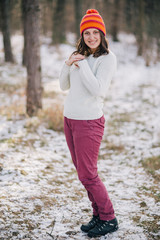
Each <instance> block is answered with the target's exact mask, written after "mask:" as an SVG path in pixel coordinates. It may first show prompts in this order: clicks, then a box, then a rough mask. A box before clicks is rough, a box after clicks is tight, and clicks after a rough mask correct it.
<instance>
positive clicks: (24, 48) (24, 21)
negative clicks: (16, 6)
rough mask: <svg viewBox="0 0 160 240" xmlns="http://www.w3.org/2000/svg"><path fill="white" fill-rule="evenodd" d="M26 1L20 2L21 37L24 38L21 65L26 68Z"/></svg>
mask: <svg viewBox="0 0 160 240" xmlns="http://www.w3.org/2000/svg"><path fill="white" fill-rule="evenodd" d="M25 2H26V0H22V1H21V11H22V24H23V36H24V45H23V56H22V64H23V65H24V66H26V64H27V62H26V61H27V52H26V12H27V11H26V3H25Z"/></svg>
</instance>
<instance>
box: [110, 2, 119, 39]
mask: <svg viewBox="0 0 160 240" xmlns="http://www.w3.org/2000/svg"><path fill="white" fill-rule="evenodd" d="M119 7H120V0H114V4H113V22H112V28H111V34H112V38H113V41H118V37H117V34H118V23H119V11H120V9H119Z"/></svg>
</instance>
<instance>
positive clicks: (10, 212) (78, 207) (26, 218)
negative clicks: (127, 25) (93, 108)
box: [0, 34, 160, 240]
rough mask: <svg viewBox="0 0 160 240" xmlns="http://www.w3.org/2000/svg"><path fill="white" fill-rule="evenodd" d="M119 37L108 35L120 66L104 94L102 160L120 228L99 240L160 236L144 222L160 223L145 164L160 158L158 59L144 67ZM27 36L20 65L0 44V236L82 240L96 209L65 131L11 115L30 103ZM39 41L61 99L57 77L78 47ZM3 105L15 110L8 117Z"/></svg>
mask: <svg viewBox="0 0 160 240" xmlns="http://www.w3.org/2000/svg"><path fill="white" fill-rule="evenodd" d="M119 37H120V40H121V41H120V42H119V43H113V42H112V41H111V39H109V41H110V48H111V50H112V51H113V52H114V53H115V54H116V56H117V60H118V70H117V73H116V75H115V77H114V79H113V81H112V84H111V87H110V89H109V91H108V95H107V97H106V102H105V107H104V114H105V118H106V128H105V134H104V138H103V142H102V144H101V149H100V156H99V162H98V166H99V175H100V177H101V178H102V180H103V182H104V184H105V185H106V187H107V189H108V192H109V195H110V198H111V199H112V202H113V205H114V208H115V212H116V216H117V218H118V221H119V230H118V231H117V232H115V233H113V234H109V235H107V236H105V237H101V238H99V239H101V240H104V239H108V240H121V239H122V240H140V239H142V240H147V239H148V240H150V239H158V237H159V236H160V232H158V233H157V232H154V228H151V229H149V228H147V226H148V225H147V224H149V223H152V222H153V225H154V226H155V225H157V224H160V218H159V214H160V203H159V201H158V200H157V199H158V196H159V185H158V183H157V181H155V180H154V179H153V178H152V177H151V175H148V174H147V173H146V172H145V170H144V169H143V167H142V164H141V161H142V160H143V159H145V158H147V157H151V156H158V155H160V126H159V125H160V111H159V106H160V95H159V92H160V81H159V80H160V64H157V65H153V66H151V67H148V68H147V67H145V66H144V61H143V59H141V58H138V57H136V50H137V49H136V46H135V40H134V37H133V36H130V35H125V34H120V36H119ZM0 38H2V37H1V36H0ZM0 40H1V39H0ZM22 40H23V39H22V36H21V35H18V34H17V35H15V36H13V38H12V44H13V47H14V54H15V56H16V61H17V64H15V65H12V64H4V63H3V61H2V58H3V51H2V46H0V59H1V63H0V83H1V87H0V111H1V116H0V239H1V240H2V239H3V240H7V239H12V240H17V239H26V240H31V239H32V240H35V239H39V240H49V239H59V240H60V239H68V240H69V239H79V240H85V239H88V237H87V236H86V234H84V233H82V232H81V231H80V229H79V227H80V225H81V224H82V223H83V222H86V221H88V220H89V219H90V217H91V214H92V213H91V206H90V202H89V201H88V198H87V195H86V192H85V190H84V188H83V186H82V185H81V184H80V182H79V180H78V178H77V174H76V172H75V169H74V167H73V164H72V162H71V158H70V154H69V151H68V148H67V145H66V142H65V137H64V134H63V133H62V132H55V131H53V130H51V129H48V128H47V127H46V125H45V124H43V122H41V121H40V120H39V119H38V118H37V117H34V118H32V119H31V118H28V117H24V116H23V115H19V114H18V113H17V114H15V113H13V114H12V108H11V106H12V104H14V105H15V106H17V109H18V106H19V105H20V104H24V103H25V95H24V84H25V82H26V71H25V69H24V68H23V67H21V50H22ZM41 42H42V47H41V57H42V70H43V76H42V80H43V86H44V89H45V91H46V92H51V93H52V91H56V92H57V93H58V94H60V95H61V96H63V97H62V98H61V99H62V100H63V98H64V96H65V94H64V93H63V94H62V92H61V91H60V89H59V85H58V75H59V72H60V70H61V67H62V65H63V63H64V60H65V59H66V58H67V56H68V55H69V54H70V53H71V52H72V51H73V50H74V48H73V47H71V46H70V45H65V44H64V45H61V46H59V47H53V46H51V45H50V39H47V38H45V39H44V38H42V39H41ZM1 44H2V43H1ZM14 85H15V86H17V85H18V90H17V89H15V90H14ZM10 86H13V88H11V91H10V92H8V89H10ZM4 87H5V88H4ZM48 100H51V99H48ZM45 101H47V99H46V100H45ZM6 109H10V111H11V114H10V115H9V116H8V115H7V114H5V112H6ZM149 226H150V225H149ZM47 232H48V233H51V232H52V235H53V236H54V237H53V238H51V236H49V235H48V234H47Z"/></svg>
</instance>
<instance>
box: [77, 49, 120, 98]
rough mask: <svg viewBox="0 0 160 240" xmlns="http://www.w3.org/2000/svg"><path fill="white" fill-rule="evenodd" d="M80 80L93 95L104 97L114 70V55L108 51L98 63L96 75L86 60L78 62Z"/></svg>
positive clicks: (115, 62)
mask: <svg viewBox="0 0 160 240" xmlns="http://www.w3.org/2000/svg"><path fill="white" fill-rule="evenodd" d="M78 65H79V73H80V76H81V81H82V82H83V84H84V85H85V87H86V88H87V89H88V91H89V92H90V93H91V94H92V95H94V96H102V97H105V95H106V92H107V90H108V88H109V85H110V82H111V80H112V77H113V75H114V73H115V70H116V65H117V61H116V56H115V55H113V54H111V53H109V55H106V56H104V57H103V58H102V59H101V62H100V63H99V66H98V69H97V73H96V75H94V74H93V72H92V70H91V69H90V67H89V65H88V62H87V60H85V59H84V60H82V61H79V62H78Z"/></svg>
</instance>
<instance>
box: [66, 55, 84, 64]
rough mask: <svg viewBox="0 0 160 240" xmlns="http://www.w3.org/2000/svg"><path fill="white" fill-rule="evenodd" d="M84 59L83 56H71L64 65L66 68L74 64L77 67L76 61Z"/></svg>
mask: <svg viewBox="0 0 160 240" xmlns="http://www.w3.org/2000/svg"><path fill="white" fill-rule="evenodd" d="M84 58H85V56H83V55H82V54H79V53H78V54H72V55H71V56H70V57H69V59H68V60H67V61H66V64H67V65H68V66H71V65H72V64H73V63H74V64H75V66H76V67H78V63H76V62H78V61H80V60H83V59H84Z"/></svg>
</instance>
